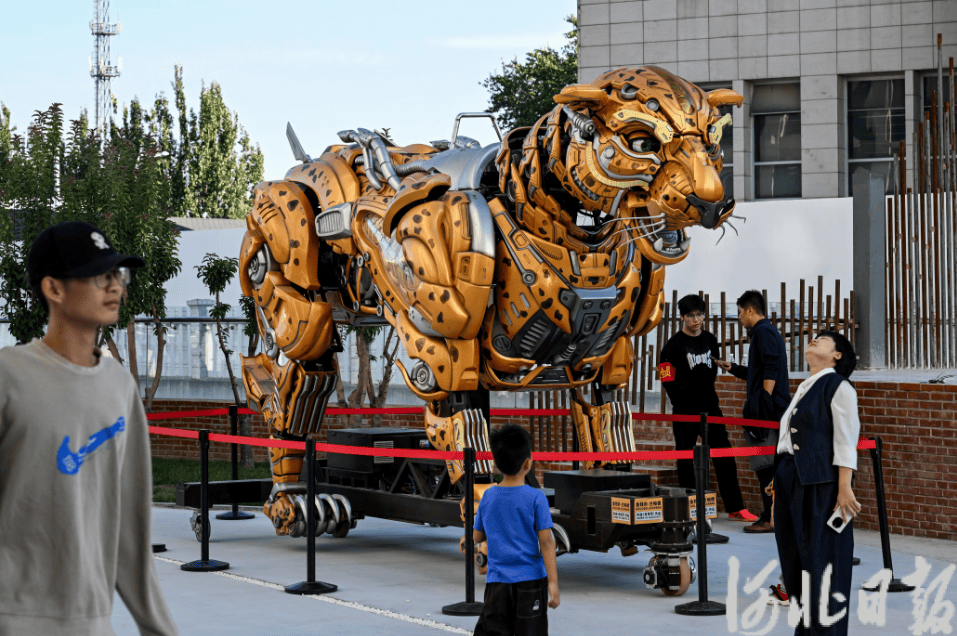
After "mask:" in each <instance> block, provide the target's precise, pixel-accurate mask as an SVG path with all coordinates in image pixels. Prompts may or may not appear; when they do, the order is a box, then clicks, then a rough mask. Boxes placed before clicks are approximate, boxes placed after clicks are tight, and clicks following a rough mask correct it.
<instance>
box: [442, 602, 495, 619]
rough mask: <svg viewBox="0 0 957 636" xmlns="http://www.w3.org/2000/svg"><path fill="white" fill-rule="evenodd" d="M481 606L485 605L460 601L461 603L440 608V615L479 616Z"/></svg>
mask: <svg viewBox="0 0 957 636" xmlns="http://www.w3.org/2000/svg"><path fill="white" fill-rule="evenodd" d="M483 605H485V603H479V602H474V603H469V602H468V601H462V602H461V603H452V604H451V605H446V606H445V607H443V608H442V613H443V614H446V615H447V616H480V615H481V614H482V606H483Z"/></svg>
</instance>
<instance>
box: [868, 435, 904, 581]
mask: <svg viewBox="0 0 957 636" xmlns="http://www.w3.org/2000/svg"><path fill="white" fill-rule="evenodd" d="M874 442H875V447H874V448H872V449H871V462H872V463H873V464H874V485H875V487H876V488H877V520H878V522H879V523H880V527H881V551H882V552H883V553H884V568H885V569H887V570H890V571H891V582H890V584H888V586H887V591H888V592H910V591H911V590H913V589H914V586H913V585H907V584H906V583H904V582H903V581H901V580H900V579H897V578H894V564H893V563H892V562H891V535H890V531H889V530H888V528H887V503H886V502H885V501H884V468H883V465H882V464H881V454H882V452H883V450H884V442H883V440H881V438H880V437H877V438H875V439H874ZM863 587H864V589H865V590H867V591H869V592H875V591H877V590H878V589H879V586H874V587H867V586H866V585H865V586H863Z"/></svg>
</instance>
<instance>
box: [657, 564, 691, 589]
mask: <svg viewBox="0 0 957 636" xmlns="http://www.w3.org/2000/svg"><path fill="white" fill-rule="evenodd" d="M678 571H679V572H681V583H680V584H679V585H678V587H677V588H670V587H662V588H661V591H662V593H664V595H665V596H681V595H682V594H684V593H685V592H687V591H688V588H689V587H691V566H690V565H689V564H688V557H681V561H679V565H678Z"/></svg>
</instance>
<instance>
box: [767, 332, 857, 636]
mask: <svg viewBox="0 0 957 636" xmlns="http://www.w3.org/2000/svg"><path fill="white" fill-rule="evenodd" d="M804 357H805V359H806V360H807V362H808V366H809V367H810V371H811V375H810V377H809V378H808V379H807V380H805V381H804V382H802V383H801V385H800V386H799V387H798V389H797V392H796V393H795V394H794V398H793V399H792V400H791V404H790V406H788V409H787V411H785V413H784V416H783V417H782V418H781V427H780V435H779V440H778V445H777V454H776V455H775V467H774V481H773V482H772V487H773V488H774V494H775V501H774V529H775V538H776V539H777V544H778V556H779V558H780V559H781V571H782V573H783V578H784V585H785V587H786V589H787V591H788V594H789V595H790V597H791V602H792V603H794V602H798V603H799V604H800V608H801V610H802V611H801V615H802V616H810V625H805V621H804V620H803V619H802V621H801V622H800V623H798V625H797V628H796V629H795V631H794V633H795V635H799V634H800V635H803V634H814V635H815V636H817V635H821V634H831V635H835V636H837V635H843V634H847V625H848V615H849V613H850V603H849V600H850V596H851V560H852V559H853V556H854V529H853V527H850V525H851V524H850V523H849V522H850V521H851V520H852V519H853V518H854V517H855V516H857V513H858V512H860V510H861V505H860V504H859V503H858V502H857V499H856V498H855V497H854V491H853V490H852V488H851V476H852V475H853V474H854V471H855V470H856V469H857V442H858V437H859V435H860V431H861V423H860V420H859V419H858V413H857V392H856V391H855V390H854V387H853V386H852V385H851V383H850V382H849V381H848V380H847V378H848V376H850V375H851V372H852V371H854V367H855V365H856V364H857V356H856V355H855V353H854V348H853V347H852V346H851V343H850V342H848V340H847V338H845V337H844V336H842V335H840V334H838V333H835V332H833V331H824V332H821V333H820V334H819V335H818V336H817V338H815V339H814V340H813V341H811V343H810V344H808V346H807V350H806V351H805V353H804ZM838 509H840V511H841V512H840V515H841V518H842V519H843V521H844V526H845V527H844V529H843V531H842V532H837V531H835V530H834V529H832V528H831V527H829V526H828V525H827V522H828V519H830V518H831V516H832V514H834V511H836V510H838ZM802 573H807V576H808V577H809V582H810V586H807V585H804V581H803V577H802ZM825 575H827V576H826V578H825ZM822 594H823V595H826V597H827V603H826V607H827V612H826V614H825V613H824V612H821V597H822ZM836 595H840V597H841V598H838V597H837V596H836ZM841 599H843V600H841Z"/></svg>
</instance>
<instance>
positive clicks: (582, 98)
mask: <svg viewBox="0 0 957 636" xmlns="http://www.w3.org/2000/svg"><path fill="white" fill-rule="evenodd" d="M554 99H555V102H556V103H558V104H585V105H588V106H590V107H592V108H595V109H598V108H601V107H602V106H604V105H605V104H606V103H608V93H606V92H605V91H604V90H603V89H601V88H598V87H597V86H594V85H592V84H571V85H569V86H566V87H565V88H563V89H562V92H561V93H559V94H558V95H555V98H554Z"/></svg>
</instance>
